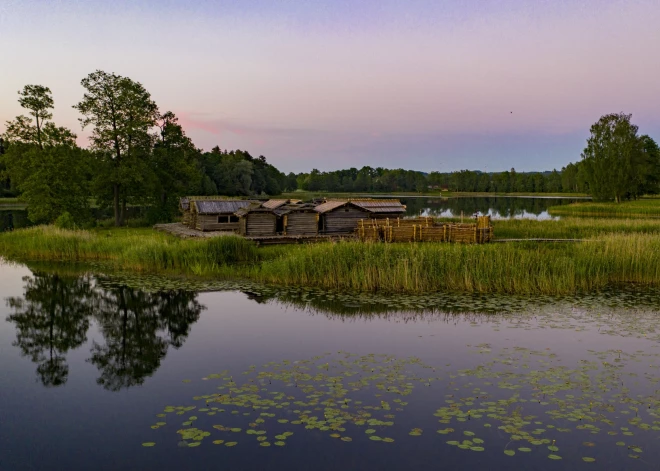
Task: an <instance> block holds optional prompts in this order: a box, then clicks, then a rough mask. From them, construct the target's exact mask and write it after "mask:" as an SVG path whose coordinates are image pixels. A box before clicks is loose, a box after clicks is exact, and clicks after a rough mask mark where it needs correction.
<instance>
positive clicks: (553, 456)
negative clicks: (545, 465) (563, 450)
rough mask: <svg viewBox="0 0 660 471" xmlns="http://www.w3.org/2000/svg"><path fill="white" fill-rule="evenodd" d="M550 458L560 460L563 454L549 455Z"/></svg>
mask: <svg viewBox="0 0 660 471" xmlns="http://www.w3.org/2000/svg"><path fill="white" fill-rule="evenodd" d="M548 458H550V459H551V460H560V459H561V456H559V455H548Z"/></svg>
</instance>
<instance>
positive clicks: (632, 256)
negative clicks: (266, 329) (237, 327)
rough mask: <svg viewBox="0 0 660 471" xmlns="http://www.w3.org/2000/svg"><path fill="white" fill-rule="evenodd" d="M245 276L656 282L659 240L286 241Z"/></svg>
mask: <svg viewBox="0 0 660 471" xmlns="http://www.w3.org/2000/svg"><path fill="white" fill-rule="evenodd" d="M251 277H253V278H255V279H257V280H260V281H264V282H271V283H278V284H286V285H303V286H306V285H311V286H318V287H324V288H332V289H340V290H341V289H345V290H358V291H388V292H420V293H421V292H428V291H438V290H446V291H470V292H480V293H518V294H567V293H575V292H581V291H592V290H596V289H600V288H603V287H605V286H607V285H610V284H613V283H628V282H634V283H648V284H658V283H660V239H658V238H657V237H655V236H652V235H647V234H630V235H607V236H602V237H599V238H597V239H594V240H592V241H589V242H584V243H580V244H543V245H539V244H535V243H515V244H497V245H495V244H491V245H458V244H442V243H428V244H421V245H420V244H412V243H411V244H378V243H355V242H353V243H338V244H325V245H315V246H306V247H292V248H291V250H290V252H289V253H288V254H286V256H282V257H279V258H277V259H274V260H267V261H264V262H263V263H262V264H261V265H260V266H259V267H258V268H257V267H255V268H253V269H252V273H251Z"/></svg>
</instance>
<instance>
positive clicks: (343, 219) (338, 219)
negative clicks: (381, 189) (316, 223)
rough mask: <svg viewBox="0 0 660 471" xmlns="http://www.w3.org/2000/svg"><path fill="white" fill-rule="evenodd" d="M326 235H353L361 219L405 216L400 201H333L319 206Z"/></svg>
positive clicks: (322, 227) (323, 230)
mask: <svg viewBox="0 0 660 471" xmlns="http://www.w3.org/2000/svg"><path fill="white" fill-rule="evenodd" d="M315 209H316V212H317V213H319V217H320V230H321V232H322V233H324V234H352V233H353V232H355V230H356V229H357V227H358V223H359V221H360V220H361V219H386V218H390V219H396V218H399V217H402V216H404V215H405V212H406V207H405V206H404V205H403V204H401V202H400V201H399V200H377V199H373V200H372V199H369V200H368V199H360V200H332V201H326V202H325V203H323V204H321V205H319V206H317V207H316V208H315Z"/></svg>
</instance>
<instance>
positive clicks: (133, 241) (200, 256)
mask: <svg viewBox="0 0 660 471" xmlns="http://www.w3.org/2000/svg"><path fill="white" fill-rule="evenodd" d="M0 254H3V255H4V256H6V257H8V258H15V259H22V260H47V261H66V262H94V261H103V262H104V263H106V264H109V265H115V266H121V267H123V268H130V269H135V270H140V271H144V270H152V271H158V270H180V271H183V272H191V273H196V274H212V273H215V272H217V271H218V270H219V269H220V268H221V267H224V266H227V265H235V264H240V263H247V262H255V261H257V260H259V258H260V254H259V252H258V250H257V248H256V246H255V245H254V244H253V243H252V242H249V241H246V240H245V239H243V238H241V237H238V236H226V237H215V238H212V239H207V240H181V239H177V238H175V237H172V236H169V235H166V234H161V233H158V232H155V231H153V230H151V229H141V230H128V229H123V230H112V231H95V232H91V231H83V230H76V231H70V230H63V229H57V228H55V227H53V226H38V227H33V228H28V229H22V230H17V231H12V232H5V233H2V234H0Z"/></svg>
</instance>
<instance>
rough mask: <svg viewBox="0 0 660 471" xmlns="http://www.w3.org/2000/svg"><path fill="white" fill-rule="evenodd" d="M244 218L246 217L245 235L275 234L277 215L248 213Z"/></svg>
mask: <svg viewBox="0 0 660 471" xmlns="http://www.w3.org/2000/svg"><path fill="white" fill-rule="evenodd" d="M245 218H246V219H247V223H246V224H247V226H246V234H245V235H247V236H269V235H275V234H276V228H277V217H276V216H275V215H274V214H273V213H265V212H254V213H248V214H247V215H246V216H245Z"/></svg>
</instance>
